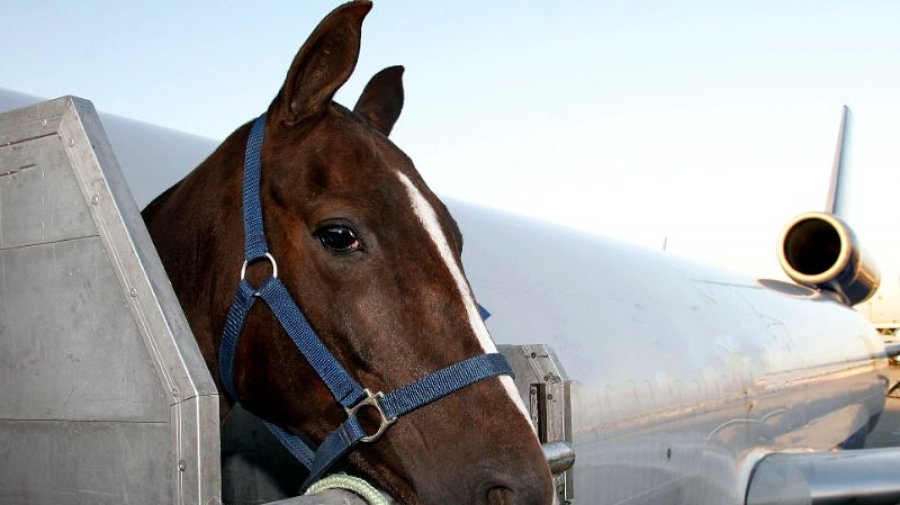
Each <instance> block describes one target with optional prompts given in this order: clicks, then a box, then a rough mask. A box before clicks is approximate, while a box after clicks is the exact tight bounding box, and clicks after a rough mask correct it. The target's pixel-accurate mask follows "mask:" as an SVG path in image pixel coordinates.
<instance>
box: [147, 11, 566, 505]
mask: <svg viewBox="0 0 900 505" xmlns="http://www.w3.org/2000/svg"><path fill="white" fill-rule="evenodd" d="M370 8H371V3H369V2H368V1H355V2H351V3H347V4H344V5H342V6H340V7H338V8H336V9H335V10H334V11H332V12H331V13H330V14H328V15H327V16H326V17H325V18H324V19H323V20H322V21H321V22H320V23H319V25H318V26H317V27H316V28H315V30H314V31H313V33H312V34H311V35H310V36H309V38H308V39H307V40H306V42H305V43H304V44H303V45H302V47H301V48H300V50H299V51H298V53H297V55H296V56H295V58H294V60H293V62H292V64H291V66H290V68H289V70H288V72H287V77H286V79H285V81H284V84H283V86H282V87H281V89H280V91H279V92H278V93H277V94H276V96H275V98H274V100H273V101H272V102H271V104H270V106H269V107H268V109H267V110H266V113H265V114H264V115H262V116H260V118H258V119H257V120H255V121H251V122H249V123H247V124H245V125H243V126H241V127H239V128H238V129H237V130H236V131H234V133H232V134H231V135H230V136H229V137H228V138H227V139H226V140H225V141H224V142H223V143H222V144H221V145H220V146H219V147H218V148H217V149H216V150H215V151H214V152H213V153H212V154H211V155H210V156H209V157H208V158H207V159H206V160H205V161H204V162H202V163H201V164H200V165H199V166H198V167H197V168H196V169H194V170H193V171H192V172H191V173H189V174H188V175H187V176H186V177H185V178H184V179H183V180H181V181H180V182H179V183H177V184H176V185H175V186H173V187H172V188H170V189H169V190H167V191H166V192H164V193H163V194H162V195H160V196H159V197H158V198H157V199H156V200H154V201H153V202H151V204H150V205H148V206H147V208H146V209H145V210H144V212H143V217H144V220H145V223H146V225H147V228H148V230H149V232H150V234H151V237H152V239H153V242H154V244H155V245H156V248H157V251H158V253H159V256H160V258H161V260H162V261H163V264H164V266H165V268H166V271H167V273H168V275H169V278H170V280H171V283H172V286H173V288H174V289H175V292H176V293H177V295H178V298H179V300H180V302H181V304H182V307H183V310H184V313H185V315H186V317H187V319H188V321H189V324H190V327H191V329H192V331H193V333H194V336H195V339H196V341H197V344H198V346H199V348H200V350H201V352H202V353H203V356H204V359H205V360H206V364H207V365H208V367H209V369H210V371H211V373H212V375H213V377H214V380H215V381H216V384H217V386H218V387H219V391H225V392H226V394H223V395H220V398H221V408H220V414H221V416H222V418H223V419H224V418H225V416H227V414H228V412H229V410H230V409H231V407H232V405H233V404H234V403H235V402H236V401H238V400H239V401H240V402H241V404H242V405H243V406H244V408H246V409H247V410H248V411H250V412H252V413H254V414H255V415H257V416H259V417H260V418H262V419H264V420H266V421H267V422H268V423H270V424H272V425H274V426H278V427H280V429H281V430H282V433H283V434H286V435H285V436H297V437H300V438H302V439H303V440H306V441H308V442H310V443H311V445H314V446H315V445H320V444H326V445H327V444H328V443H330V442H329V440H331V439H332V438H335V437H331V436H330V435H329V433H333V431H332V430H334V429H335V427H337V426H343V425H345V424H346V423H347V422H348V416H349V417H351V418H352V417H354V416H355V415H359V417H360V419H361V420H360V421H359V424H360V425H361V426H362V428H361V430H362V435H360V436H361V437H362V439H363V442H360V443H358V444H356V445H354V446H353V447H348V448H343V449H342V451H344V452H341V453H340V454H337V455H336V456H334V457H333V458H332V459H334V460H335V461H334V464H335V465H336V466H338V467H340V468H342V469H344V470H346V471H348V472H349V473H352V474H354V475H357V476H360V477H362V478H365V479H366V480H368V481H369V482H371V483H372V484H374V485H376V486H377V487H379V488H380V489H382V490H383V491H384V492H386V493H387V494H389V495H390V496H392V497H393V499H394V500H396V501H397V502H399V503H402V504H408V505H414V504H426V503H427V504H433V503H472V504H479V505H500V504H517V505H548V504H550V503H551V502H553V501H554V498H553V496H554V492H553V485H552V480H551V475H550V472H549V469H548V466H547V464H546V462H545V460H544V457H543V454H542V452H541V448H540V444H539V442H538V439H537V437H536V435H535V433H534V429H533V427H532V425H531V423H530V420H529V418H528V415H527V411H526V409H525V407H524V404H523V402H522V400H521V398H519V396H518V395H517V393H516V391H515V387H514V385H513V383H512V380H511V379H510V377H508V376H506V375H504V372H503V367H502V366H501V367H500V368H499V369H497V370H494V371H493V372H491V373H488V374H485V376H483V377H478V378H476V379H475V380H472V381H470V382H471V383H470V384H469V383H466V384H462V385H461V386H459V387H458V388H457V389H455V390H453V391H448V392H445V394H446V396H443V397H442V398H440V399H434V401H433V402H428V403H427V405H424V406H420V407H421V408H416V409H415V410H413V411H411V412H409V413H408V414H405V415H403V416H402V417H399V418H393V419H387V416H386V415H385V414H384V413H383V412H381V410H382V407H384V405H383V404H384V403H385V402H386V400H385V398H384V397H381V396H379V395H378V394H371V393H369V392H368V390H372V391H395V390H398V388H401V389H402V388H403V387H404V386H406V385H409V384H413V383H417V381H419V382H422V381H423V377H430V376H438V377H439V378H442V377H443V378H446V377H444V376H442V375H440V374H441V373H443V372H441V371H442V370H447V369H451V373H450V375H454V374H455V373H457V372H459V368H458V364H459V363H465V362H468V361H470V360H472V361H481V358H485V357H486V356H488V355H493V354H494V353H496V347H495V345H494V343H493V341H492V340H491V337H490V336H489V334H488V332H487V329H486V326H485V324H484V322H483V321H482V319H481V318H480V317H479V312H478V307H477V305H476V302H475V299H474V296H473V293H472V290H471V288H470V286H469V284H468V281H467V280H466V278H465V275H464V271H463V266H462V261H461V253H462V247H463V237H462V235H461V233H460V230H459V228H458V227H457V225H456V223H455V222H454V220H453V218H452V217H451V215H450V213H449V212H448V210H447V208H446V207H445V206H444V205H443V203H442V202H441V201H440V200H439V199H438V198H437V196H435V194H434V193H433V192H432V191H431V190H430V189H429V188H428V186H427V185H426V184H425V182H424V181H423V179H422V177H421V176H420V175H419V173H418V172H417V171H416V168H415V166H414V165H413V162H412V161H411V160H410V159H409V157H407V156H406V155H405V154H404V153H403V151H401V150H400V149H399V148H398V147H397V146H396V145H394V144H393V143H392V141H391V140H389V139H388V135H389V134H390V132H391V130H392V128H393V125H394V124H395V122H396V121H397V119H398V117H399V115H400V111H401V109H402V107H403V86H402V73H403V68H402V67H389V68H387V69H385V70H383V71H381V72H379V73H378V74H376V75H375V76H374V77H373V78H372V79H371V80H370V81H369V83H368V84H367V86H366V87H365V89H364V91H363V93H362V95H361V96H360V98H359V100H358V102H357V103H356V105H355V107H354V108H353V110H349V109H346V108H344V107H343V106H341V105H339V104H337V103H335V102H334V101H333V97H334V94H335V93H336V91H337V90H338V89H339V88H340V87H341V86H342V85H343V84H344V83H345V82H346V81H347V80H348V78H349V77H350V75H351V73H352V72H353V70H354V68H355V66H356V62H357V59H358V56H359V50H360V34H361V27H362V22H363V19H364V18H365V16H366V14H367V13H368V12H369V10H370ZM254 139H255V140H254ZM248 140H249V141H251V143H253V142H255V143H256V146H257V147H256V151H255V154H252V155H251V154H247V153H249V152H250V151H249V150H248V151H245V148H247V144H248ZM254 156H255V157H256V158H255V159H257V160H258V165H259V167H258V169H259V174H258V180H257V181H256V182H251V184H250V186H253V185H254V184H256V185H257V189H256V191H258V193H256V196H255V198H256V199H257V201H258V202H257V203H258V213H259V217H260V219H261V220H262V221H261V222H264V224H261V225H260V226H259V227H260V228H263V229H264V232H263V233H264V239H263V244H264V245H265V247H264V248H263V249H260V250H258V251H257V253H260V251H262V250H264V251H265V254H262V253H260V254H256V255H255V256H254V255H251V254H249V252H248V248H250V247H251V245H252V244H251V242H253V241H254V240H255V239H254V238H253V237H254V232H253V230H252V229H251V228H248V226H250V225H247V224H246V220H247V219H248V218H247V217H246V216H245V214H246V213H247V212H248V210H247V207H248V202H246V201H245V200H246V199H247V197H246V195H245V192H246V191H247V189H246V188H247V187H248V183H247V182H246V181H244V180H243V179H242V174H244V172H245V171H246V170H248V169H247V167H248V166H249V164H250V161H247V160H249V159H250V158H252V157H254ZM245 158H246V160H245ZM244 177H246V175H244ZM251 200H252V198H251ZM249 212H251V214H252V211H249ZM250 220H251V221H252V220H253V219H252V218H250ZM242 224H244V225H245V226H242ZM257 224H259V223H257ZM254 229H256V228H254ZM245 235H246V236H245ZM257 238H258V237H257ZM257 242H258V241H257ZM248 244H250V245H248ZM256 245H259V244H258V243H257V244H256ZM251 256H252V257H251ZM270 260H271V261H270ZM276 260H277V264H276ZM276 265H277V266H276ZM242 266H243V268H244V270H245V271H246V272H241V273H239V272H240V271H241V267H242ZM276 268H277V272H274V271H273V270H275V269H276ZM245 275H246V280H244V281H241V286H243V287H244V289H249V291H247V294H246V298H245V299H241V300H243V301H242V302H240V303H239V302H238V301H237V300H238V299H240V298H241V297H240V292H241V291H240V289H239V290H238V294H237V295H235V284H236V283H238V279H239V277H240V278H243V277H244V276H245ZM275 278H277V281H278V283H279V284H280V285H281V286H283V289H282V290H283V292H286V293H289V297H291V298H293V300H295V302H296V306H297V308H298V309H299V312H300V313H302V316H299V315H298V316H297V317H301V318H302V317H304V316H305V319H306V321H307V323H308V326H309V327H310V328H311V329H312V331H314V332H315V333H316V334H317V335H318V339H319V340H320V341H321V344H322V345H323V348H324V349H326V351H325V353H326V354H328V355H329V356H331V357H332V358H333V361H334V362H335V363H334V366H336V367H337V368H341V369H343V370H345V371H346V375H347V376H348V378H347V380H348V381H350V382H354V383H359V384H363V385H365V386H366V388H367V391H366V393H367V394H369V397H367V398H366V399H364V400H363V401H361V402H360V403H359V405H365V406H366V408H364V409H363V410H364V411H365V414H362V413H359V414H357V413H355V412H354V411H352V409H350V408H348V405H346V404H343V403H341V402H338V401H336V400H335V398H333V395H332V393H333V391H331V390H330V389H334V388H333V387H332V386H331V385H330V383H328V382H327V381H326V380H323V379H322V378H321V377H320V376H319V375H318V374H317V369H316V366H314V364H311V362H310V360H308V359H307V358H306V357H305V356H304V355H303V354H301V352H298V348H297V346H295V343H294V341H293V340H292V339H293V334H292V333H291V331H289V330H286V329H285V327H284V326H283V325H282V324H281V321H280V320H279V318H280V316H279V315H278V314H276V313H275V312H274V311H275V309H274V308H273V309H272V310H267V308H266V307H265V304H263V303H257V304H256V305H252V302H253V300H254V299H255V298H254V297H262V298H266V295H265V293H262V291H265V289H264V288H263V287H260V286H269V285H270V284H272V283H273V282H275V280H273V279H275ZM267 279H268V280H267ZM248 286H249V287H248ZM248 300H249V302H248ZM244 302H247V307H245V308H244V309H245V310H243V312H241V313H240V315H239V316H238V319H239V321H238V323H236V324H237V325H238V326H239V328H238V329H237V334H239V335H240V339H239V340H236V336H235V334H232V336H231V337H228V335H229V329H228V326H229V323H228V322H227V321H226V320H227V319H228V318H229V316H230V315H231V314H232V312H233V311H234V310H235V309H234V307H235V306H236V305H240V304H241V303H244ZM266 302H267V303H269V305H270V306H271V305H272V303H271V301H270V300H268V299H266ZM229 339H231V340H235V342H232V345H233V348H232V349H231V350H230V351H227V350H225V345H226V344H225V341H226V340H229ZM229 353H230V355H229ZM226 355H227V357H223V356H226ZM223 360H227V361H229V364H228V366H226V367H224V368H223ZM312 361H315V360H312ZM454 364H457V365H454ZM454 366H457V368H453V367H454ZM448 367H449V368H448ZM232 372H233V374H232ZM466 373H468V372H466ZM430 374H434V375H430ZM232 375H233V376H232ZM445 375H446V373H445ZM342 401H343V400H342ZM342 405H343V407H344V408H342ZM373 407H374V408H373ZM354 408H358V405H357V407H354ZM379 417H380V418H381V419H380V420H379ZM385 421H389V422H385ZM342 423H343V424H342ZM387 425H389V426H387ZM376 431H377V433H375V432H376ZM375 435H377V436H375ZM337 438H340V437H337ZM374 438H377V441H373V442H372V443H365V442H366V441H367V440H368V439H374Z"/></svg>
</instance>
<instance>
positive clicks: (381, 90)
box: [353, 65, 403, 137]
mask: <svg viewBox="0 0 900 505" xmlns="http://www.w3.org/2000/svg"><path fill="white" fill-rule="evenodd" d="M401 110H403V67H402V66H399V65H397V66H394V67H388V68H386V69H384V70H382V71H381V72H378V73H377V74H375V75H374V76H372V78H371V79H370V80H369V83H368V84H366V88H365V89H364V90H363V92H362V95H360V97H359V100H358V101H357V102H356V106H354V107H353V112H355V113H356V114H358V115H359V116H360V117H362V118H363V119H364V120H365V121H366V122H367V123H369V124H370V125H371V126H372V128H375V129H376V130H378V131H380V132H381V133H382V134H384V136H385V137H386V136H388V135H390V133H391V130H392V129H393V128H394V123H396V122H397V118H399V117H400V111H401Z"/></svg>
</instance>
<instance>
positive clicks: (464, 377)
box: [219, 114, 512, 489]
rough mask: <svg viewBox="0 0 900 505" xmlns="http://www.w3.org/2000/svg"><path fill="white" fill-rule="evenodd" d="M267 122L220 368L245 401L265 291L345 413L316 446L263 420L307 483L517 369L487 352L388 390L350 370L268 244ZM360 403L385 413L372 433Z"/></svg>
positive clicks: (248, 164) (247, 193)
mask: <svg viewBox="0 0 900 505" xmlns="http://www.w3.org/2000/svg"><path fill="white" fill-rule="evenodd" d="M265 122H266V115H265V114H263V115H261V116H260V117H258V118H257V119H256V121H254V123H253V126H252V128H251V130H250V136H249V138H248V139H247V150H246V152H245V155H244V180H243V203H244V242H245V244H244V249H245V250H244V265H243V267H242V269H241V280H240V282H239V283H238V287H237V292H236V293H235V295H234V300H233V301H232V303H231V307H230V308H229V310H228V315H227V317H226V319H225V328H224V330H223V331H222V342H221V344H220V346H219V372H220V375H221V378H222V385H223V386H224V387H225V389H226V390H227V391H228V394H229V395H231V397H232V398H234V399H235V401H239V400H240V398H239V397H238V395H237V392H236V389H235V386H234V358H235V353H236V351H237V345H238V338H239V337H240V334H241V331H242V329H243V327H244V322H245V321H246V318H247V314H248V313H249V312H250V308H251V307H252V306H253V304H254V303H255V302H256V300H257V299H260V298H261V299H262V300H263V301H264V302H265V303H266V305H268V306H269V308H270V309H271V310H272V313H273V314H274V315H275V317H276V319H278V322H279V324H281V326H282V327H283V328H284V330H285V331H286V332H287V334H288V335H289V336H290V338H291V340H292V341H293V342H294V345H296V347H297V349H298V350H299V351H300V353H301V354H303V357H304V358H305V359H306V360H307V362H309V364H310V365H311V366H312V367H313V369H314V370H315V371H316V373H317V374H318V375H319V377H320V378H321V379H322V382H324V383H325V385H326V386H327V387H328V389H329V390H330V391H331V394H332V395H334V398H335V399H336V400H337V401H338V403H340V404H341V406H343V407H344V410H345V411H346V412H347V420H346V421H344V422H343V423H342V424H341V425H340V426H339V427H337V428H336V429H335V430H334V431H332V432H331V434H329V435H328V436H327V437H326V438H325V440H323V441H322V444H321V445H320V446H319V447H318V449H317V450H315V451H314V450H313V449H312V448H310V446H309V445H308V444H307V443H306V442H305V441H304V440H303V439H302V438H301V437H299V436H298V435H296V434H293V433H290V432H288V431H287V430H285V429H284V428H282V427H280V426H277V425H275V424H272V423H269V422H267V421H266V422H265V423H266V426H267V427H268V428H269V430H270V431H271V432H272V434H274V435H275V437H276V438H277V439H278V440H279V441H280V442H281V443H282V444H283V445H284V446H285V447H286V448H287V449H288V450H289V451H290V452H291V454H293V455H294V457H295V458H297V460H298V461H300V462H301V463H302V464H303V465H304V466H306V467H307V468H308V469H309V476H308V477H307V479H306V482H305V483H304V484H303V488H304V489H305V488H307V487H308V486H309V485H310V484H312V483H313V482H315V481H317V480H318V479H319V478H321V477H322V476H323V475H325V474H326V473H327V472H328V471H329V469H331V467H332V466H334V464H335V463H337V462H338V461H339V460H340V459H341V458H342V457H343V456H344V455H346V454H347V453H349V452H350V451H352V450H353V449H354V448H355V447H356V446H357V445H358V444H359V443H360V442H374V441H376V440H378V438H380V437H381V435H382V434H383V433H384V431H385V430H386V429H387V428H388V426H390V425H391V424H393V423H394V421H396V420H397V418H398V417H400V416H402V415H403V414H406V413H408V412H411V411H413V410H416V409H418V408H419V407H423V406H425V405H427V404H429V403H431V402H433V401H435V400H439V399H441V398H443V397H444V396H447V395H448V394H450V393H452V392H454V391H456V390H458V389H462V388H464V387H466V386H469V385H471V384H474V383H476V382H478V381H481V380H484V379H487V378H490V377H496V376H499V375H512V370H511V369H510V367H509V364H508V363H507V362H506V359H505V358H504V357H503V356H502V355H501V354H498V353H491V354H482V355H479V356H475V357H473V358H469V359H467V360H464V361H461V362H459V363H456V364H454V365H451V366H449V367H447V368H444V369H442V370H439V371H437V372H435V373H432V374H431V375H428V376H426V377H423V378H422V379H419V380H418V381H416V382H413V383H412V384H409V385H407V386H404V387H402V388H399V389H397V390H395V391H392V392H390V393H387V394H384V393H381V392H377V393H373V392H371V391H369V390H368V389H365V388H363V387H362V386H360V385H359V383H357V382H356V381H355V380H354V379H353V377H351V376H350V374H349V373H347V370H346V369H344V367H343V366H341V364H340V363H339V362H338V361H337V359H335V357H334V355H332V354H331V352H329V351H328V348H326V347H325V345H324V344H323V343H322V340H321V339H320V338H319V336H318V335H317V334H316V332H315V330H313V328H312V326H311V325H310V324H309V321H307V319H306V317H305V316H304V315H303V312H302V311H301V310H300V308H299V307H298V306H297V304H296V303H295V302H294V299H293V297H291V295H290V293H288V291H287V289H286V288H285V287H284V284H282V283H281V281H279V280H278V266H277V264H276V262H275V258H274V257H273V256H272V255H271V254H270V253H269V250H268V246H267V245H266V236H265V232H264V229H263V215H262V204H261V200H260V177H261V173H262V162H261V150H262V144H263V138H264V136H265V135H264V134H265ZM262 259H266V260H268V261H269V262H271V264H272V276H271V277H270V278H269V279H267V280H266V281H264V282H263V283H262V285H261V286H259V287H254V286H252V285H251V284H250V283H249V282H248V281H247V279H245V275H244V274H245V273H246V268H247V265H248V264H250V263H253V262H256V261H260V260H262ZM479 311H481V312H482V315H485V314H486V311H484V310H483V309H482V308H481V307H479ZM362 407H372V408H374V409H375V410H376V411H377V412H378V414H379V415H380V417H381V421H380V424H379V426H378V429H377V430H376V431H375V432H374V433H371V434H370V433H366V431H365V430H364V429H363V427H362V425H361V424H360V422H359V418H358V417H357V415H356V413H357V411H358V410H359V409H360V408H362Z"/></svg>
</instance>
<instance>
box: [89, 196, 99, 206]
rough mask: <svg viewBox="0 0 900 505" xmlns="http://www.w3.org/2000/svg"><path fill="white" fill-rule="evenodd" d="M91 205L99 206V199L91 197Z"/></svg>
mask: <svg viewBox="0 0 900 505" xmlns="http://www.w3.org/2000/svg"><path fill="white" fill-rule="evenodd" d="M91 203H92V204H94V205H99V204H100V197H99V196H97V195H94V196H92V197H91Z"/></svg>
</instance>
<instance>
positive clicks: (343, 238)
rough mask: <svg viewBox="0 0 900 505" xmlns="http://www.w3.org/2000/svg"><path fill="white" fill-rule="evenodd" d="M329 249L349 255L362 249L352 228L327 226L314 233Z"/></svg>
mask: <svg viewBox="0 0 900 505" xmlns="http://www.w3.org/2000/svg"><path fill="white" fill-rule="evenodd" d="M313 235H315V236H316V238H318V239H319V241H320V242H322V245H324V246H325V247H326V248H327V249H329V250H330V251H332V252H336V253H341V254H349V253H352V252H356V251H358V250H360V249H361V248H362V243H360V241H359V239H358V238H356V232H355V231H353V229H352V228H349V227H347V226H341V225H327V226H323V227H321V228H319V229H318V230H316V231H315V233H313Z"/></svg>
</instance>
